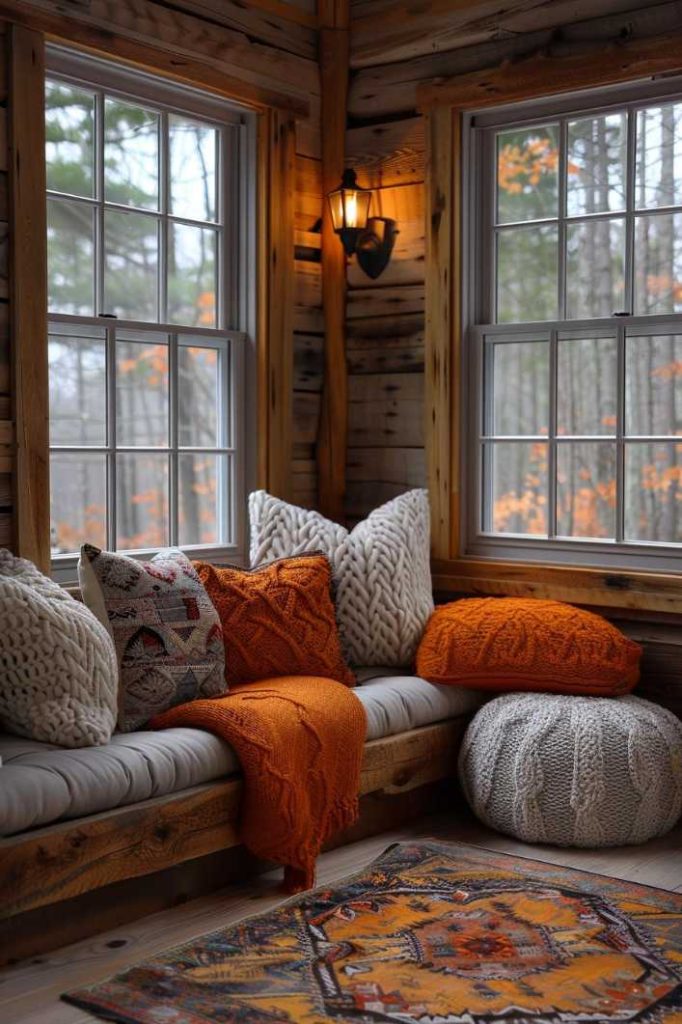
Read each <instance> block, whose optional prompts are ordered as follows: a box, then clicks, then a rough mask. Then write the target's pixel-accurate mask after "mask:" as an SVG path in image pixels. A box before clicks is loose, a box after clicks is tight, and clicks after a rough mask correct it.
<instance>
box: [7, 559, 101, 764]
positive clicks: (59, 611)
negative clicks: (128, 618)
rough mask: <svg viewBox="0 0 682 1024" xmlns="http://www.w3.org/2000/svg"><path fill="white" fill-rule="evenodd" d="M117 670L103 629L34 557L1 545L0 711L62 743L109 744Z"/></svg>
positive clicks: (34, 734)
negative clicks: (30, 558)
mask: <svg viewBox="0 0 682 1024" xmlns="http://www.w3.org/2000/svg"><path fill="white" fill-rule="evenodd" d="M117 676H118V673H117V669H116V654H115V652H114V645H113V644H112V642H111V638H110V637H109V634H108V632H107V630H106V629H104V627H103V626H102V625H101V623H99V622H98V621H97V619H96V618H95V616H94V615H93V614H92V612H91V611H89V610H88V609H87V608H86V607H85V606H84V605H83V604H81V603H80V601H74V599H73V598H72V597H71V596H70V594H67V592H66V591H65V590H64V589H63V587H60V586H59V584H58V583H55V582H54V581H53V580H51V579H48V578H47V576H43V574H42V573H41V572H39V570H38V569H37V568H36V567H35V565H33V563H32V562H29V561H27V560H26V559H24V558H16V557H15V556H14V555H12V554H10V552H9V551H5V550H4V549H0V718H1V719H2V724H3V727H4V728H5V729H7V731H8V732H13V733H17V735H19V736H29V737H30V738H31V739H34V740H40V741H41V742H43V743H57V744H58V745H59V746H62V747H90V746H94V745H96V744H99V743H108V742H109V739H110V738H111V734H112V732H113V730H114V726H115V725H116V697H117V689H118V678H117Z"/></svg>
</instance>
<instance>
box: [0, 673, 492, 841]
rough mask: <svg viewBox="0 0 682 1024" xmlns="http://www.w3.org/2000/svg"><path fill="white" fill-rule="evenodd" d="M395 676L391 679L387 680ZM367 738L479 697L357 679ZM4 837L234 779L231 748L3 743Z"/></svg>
mask: <svg viewBox="0 0 682 1024" xmlns="http://www.w3.org/2000/svg"><path fill="white" fill-rule="evenodd" d="M389 672H390V674H389ZM359 682H360V686H358V688H357V689H356V691H355V692H356V693H357V696H358V698H359V700H361V701H362V703H363V705H364V707H365V710H366V712H367V738H368V739H378V738H380V737H383V736H391V735H395V734H397V733H401V732H407V731H409V730H410V729H414V728H416V727H417V726H420V725H429V724H430V723H432V722H439V721H443V720H444V719H446V718H456V717H457V716H459V715H462V714H465V713H467V712H470V711H472V710H473V709H474V708H476V707H478V705H479V704H480V703H481V702H482V697H481V695H480V694H477V693H475V692H473V691H471V690H462V689H460V688H458V687H454V686H435V685H434V684H433V683H427V682H426V681H425V680H423V679H419V678H417V677H415V676H410V675H408V674H401V673H400V672H399V671H398V672H396V670H395V669H392V670H387V669H365V670H360V672H359ZM0 757H1V758H2V767H0V835H13V834H15V833H17V832H24V831H26V830H27V829H30V828H37V827H39V826H41V825H49V824H51V823H52V822H54V821H59V820H62V819H67V818H80V817H83V816H85V815H87V814H96V813H98V812H101V811H107V810H110V809H111V808H113V807H121V806H124V805H125V804H132V803H137V802H138V801H140V800H148V799H150V798H151V797H156V796H164V795H166V794H168V793H175V792H179V791H180V790H183V789H188V788H189V787H190V786H196V785H199V783H202V782H210V781H211V780H213V779H218V778H222V777H225V776H228V775H233V774H234V773H236V772H238V771H239V762H238V761H237V757H236V755H235V753H234V751H233V750H232V748H231V747H230V746H229V745H228V744H227V743H225V742H224V741H223V740H220V739H218V737H216V736H213V735H212V734H211V733H208V732H204V731H203V730H199V729H166V730H164V731H162V732H151V731H144V732H131V733H115V734H114V735H113V736H112V738H111V742H110V743H108V744H106V746H101V747H85V748H82V749H79V750H67V749H65V748H63V747H56V746H53V745H52V744H49V743H39V742H37V741H35V740H29V739H23V738H22V737H19V736H10V735H0Z"/></svg>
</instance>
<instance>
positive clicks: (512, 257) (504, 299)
mask: <svg viewBox="0 0 682 1024" xmlns="http://www.w3.org/2000/svg"><path fill="white" fill-rule="evenodd" d="M558 238H559V235H558V230H557V228H556V226H555V225H553V224H552V225H544V226H543V227H537V226H533V227H527V228H509V229H507V230H505V231H500V232H498V235H497V320H498V322H499V323H514V322H520V321H524V320H555V319H556V316H557V280H558V266H559V264H558Z"/></svg>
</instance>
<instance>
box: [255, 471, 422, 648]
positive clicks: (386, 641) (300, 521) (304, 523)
mask: <svg viewBox="0 0 682 1024" xmlns="http://www.w3.org/2000/svg"><path fill="white" fill-rule="evenodd" d="M249 516H250V526H251V565H252V566H256V565H260V564H261V563H262V562H269V561H272V559H274V558H285V557H288V556H291V555H298V554H302V553H304V552H307V551H322V552H324V554H326V555H327V556H328V558H329V560H330V561H331V564H332V569H333V573H334V582H335V586H336V614H337V619H338V623H339V630H340V633H341V639H342V642H343V646H344V651H345V654H346V657H347V658H348V660H349V661H350V662H351V664H354V665H390V666H406V665H410V664H411V662H412V661H413V659H414V655H415V652H416V650H417V646H418V644H419V641H420V639H421V635H422V632H423V630H424V626H425V625H426V622H427V620H428V618H429V616H430V615H431V612H432V611H433V596H432V592H431V568H430V563H429V546H430V541H429V500H428V495H427V492H426V491H423V490H414V491H408V492H407V493H406V494H401V495H399V497H397V498H394V499H393V500H392V501H388V502H386V504H385V505H382V506H381V507H380V508H377V509H375V510H374V512H372V513H371V514H370V515H369V516H368V517H367V519H364V520H363V521H362V522H361V523H358V525H357V526H356V527H355V529H354V530H352V531H351V532H350V533H349V532H348V530H346V529H345V528H344V527H343V526H339V525H338V524H337V523H332V522H330V521H329V520H328V519H325V518H324V516H321V515H320V513H319V512H311V511H309V510H308V509H303V508H298V507H297V506H296V505H289V504H288V503H287V502H286V501H281V500H280V499H279V498H273V497H272V495H270V494H267V492H266V491H255V492H254V493H253V494H251V496H250V497H249Z"/></svg>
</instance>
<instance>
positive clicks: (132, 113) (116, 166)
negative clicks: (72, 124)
mask: <svg viewBox="0 0 682 1024" xmlns="http://www.w3.org/2000/svg"><path fill="white" fill-rule="evenodd" d="M104 198H105V199H106V200H107V202H109V203H121V204H122V205H124V206H140V207H142V208H143V209H148V210H158V208H159V115H158V114H157V113H156V112H155V111H153V110H145V109H144V107H138V106H134V105H133V104H130V103H125V102H124V101H123V100H117V99H107V100H105V104H104Z"/></svg>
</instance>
